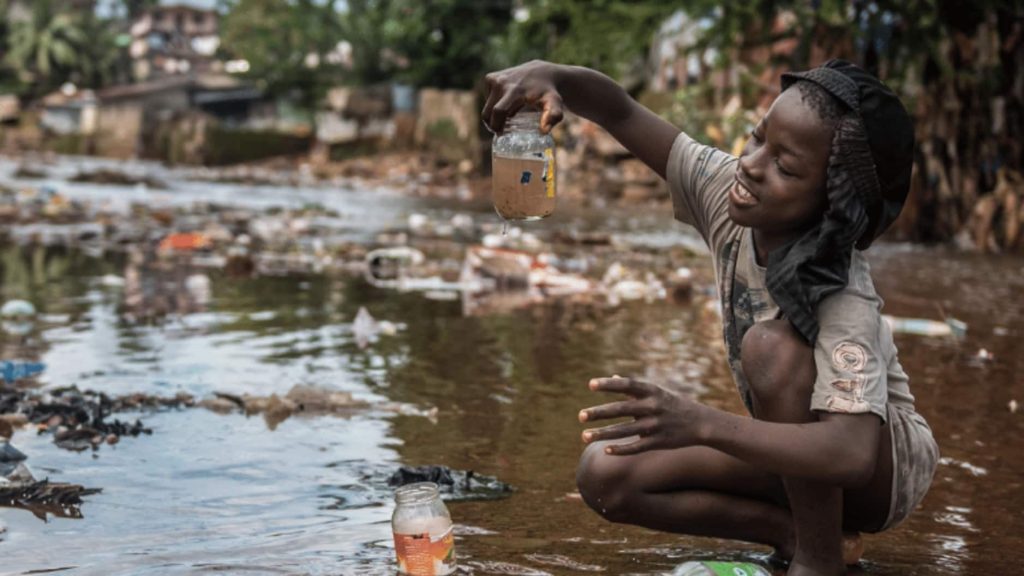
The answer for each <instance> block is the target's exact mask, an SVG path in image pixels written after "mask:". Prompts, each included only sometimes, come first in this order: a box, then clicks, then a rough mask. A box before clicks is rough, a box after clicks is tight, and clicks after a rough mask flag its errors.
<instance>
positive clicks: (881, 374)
mask: <svg viewBox="0 0 1024 576" xmlns="http://www.w3.org/2000/svg"><path fill="white" fill-rule="evenodd" d="M735 172H736V157H735V156H732V155H730V154H726V153H725V152H722V151H721V150H718V149H716V148H712V147H710V146H705V145H703V144H700V143H699V142H697V141H695V140H693V139H692V138H690V137H689V136H687V135H686V134H680V135H679V137H678V138H676V141H675V143H674V144H673V146H672V152H671V154H670V155H669V160H668V166H667V170H666V173H667V177H668V183H669V189H670V190H671V195H672V206H673V210H674V212H675V217H676V219H677V220H680V221H682V222H685V223H687V224H691V225H693V226H694V227H696V228H697V231H698V232H700V234H701V236H702V237H703V238H704V241H705V242H707V244H708V247H709V248H710V249H711V254H712V260H713V266H714V270H715V278H716V282H717V284H718V294H719V297H720V298H721V300H722V318H723V324H724V325H723V331H724V333H725V345H726V349H727V351H728V355H729V366H730V368H731V369H732V374H733V378H734V379H735V381H736V386H737V387H738V388H739V390H740V394H741V395H742V397H743V401H744V403H745V404H746V405H747V408H748V409H751V407H752V403H751V398H750V389H749V386H748V384H747V381H746V378H745V377H744V375H743V370H742V368H741V364H740V343H741V342H742V341H743V335H744V334H746V332H747V330H748V329H750V327H751V326H753V325H754V324H755V323H757V322H762V321H764V320H770V319H773V318H780V317H781V315H780V311H779V307H778V306H777V305H776V304H775V302H774V301H773V300H772V297H771V295H770V294H769V293H768V289H767V286H766V283H765V269H764V267H762V266H760V265H759V264H758V263H757V258H756V256H755V252H754V242H753V236H752V232H751V230H750V228H744V227H742V226H739V225H738V224H736V223H734V222H733V221H732V220H731V219H730V218H729V212H728V208H729V188H730V187H731V186H732V184H733V182H734V177H735V176H734V175H735ZM881 310H882V299H881V298H879V296H878V294H877V293H876V292H875V287H874V283H873V282H872V280H871V271H870V269H869V267H868V262H867V259H866V258H865V257H864V255H863V254H861V253H860V252H859V251H856V250H854V252H853V257H852V259H851V263H850V275H849V282H848V284H847V286H846V287H845V288H843V289H842V290H841V291H839V292H836V293H835V294H832V295H830V296H828V297H826V298H825V299H824V300H822V301H821V303H820V304H819V305H818V324H819V326H820V328H819V332H818V340H817V342H815V345H814V361H815V365H816V368H817V373H818V375H817V380H816V381H815V383H814V392H813V394H812V395H811V410H816V411H822V412H841V413H847V414H863V413H868V412H870V413H872V414H876V415H878V417H879V418H881V419H882V420H883V421H885V420H886V418H887V414H888V413H887V410H886V404H887V403H890V404H893V405H895V406H899V407H902V408H905V409H908V410H910V411H913V410H914V397H913V396H912V395H911V394H910V386H909V384H908V379H907V374H906V372H904V371H903V367H902V366H900V363H899V360H898V359H897V354H896V346H895V345H894V344H893V340H892V333H891V332H890V329H889V325H888V323H887V322H885V321H884V320H883V319H882V315H881Z"/></svg>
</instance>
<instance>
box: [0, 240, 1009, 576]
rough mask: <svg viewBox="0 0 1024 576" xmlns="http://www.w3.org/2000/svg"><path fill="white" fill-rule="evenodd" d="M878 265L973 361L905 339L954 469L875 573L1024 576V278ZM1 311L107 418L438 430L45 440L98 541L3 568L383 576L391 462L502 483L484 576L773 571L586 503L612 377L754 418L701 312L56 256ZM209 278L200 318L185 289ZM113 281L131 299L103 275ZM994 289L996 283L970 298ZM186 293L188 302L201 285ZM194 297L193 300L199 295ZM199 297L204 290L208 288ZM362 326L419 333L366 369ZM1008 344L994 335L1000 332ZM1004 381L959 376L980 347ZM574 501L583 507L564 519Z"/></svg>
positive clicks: (871, 542)
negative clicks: (289, 402)
mask: <svg viewBox="0 0 1024 576" xmlns="http://www.w3.org/2000/svg"><path fill="white" fill-rule="evenodd" d="M926 254H927V256H928V261H929V262H930V263H931V264H930V265H929V266H928V267H923V266H921V265H919V264H918V263H919V262H920V261H921V258H922V254H919V253H917V252H914V251H907V250H903V249H901V248H899V247H888V249H887V250H886V249H883V250H882V251H881V252H878V253H877V255H876V256H875V257H874V264H875V268H876V270H875V275H876V277H877V278H879V282H878V284H879V289H880V290H881V291H882V294H883V296H884V297H885V298H886V299H887V301H888V306H887V312H890V313H893V314H896V315H902V316H924V317H929V316H933V315H934V314H935V311H934V302H939V303H940V304H941V305H942V307H943V308H944V310H945V311H946V312H947V313H949V314H951V315H953V316H956V317H957V318H961V319H964V320H965V321H967V322H968V325H969V330H968V334H967V337H966V339H965V340H963V341H961V342H954V341H951V340H945V339H935V338H923V337H912V336H900V337H899V340H898V345H899V346H900V352H901V360H902V361H903V363H904V365H905V366H906V367H907V369H908V371H909V372H910V374H911V376H912V386H913V391H914V393H915V395H916V396H917V398H918V404H919V407H920V409H921V411H922V413H924V415H925V416H926V417H927V418H928V420H929V422H931V423H932V425H933V428H934V429H935V433H936V436H937V438H938V439H939V442H940V446H941V447H942V450H943V455H944V456H945V458H946V459H945V460H944V465H942V466H940V468H939V472H938V474H937V477H936V481H935V485H934V488H933V490H932V492H931V493H930V494H929V496H928V498H927V499H926V501H925V503H924V507H923V509H922V510H921V511H919V512H918V513H917V514H915V515H913V516H912V517H911V518H910V519H909V520H908V521H907V522H906V523H905V524H904V525H903V526H900V527H898V528H897V529H896V530H894V531H893V532H891V533H888V534H885V535H882V536H878V537H871V538H869V539H868V549H867V562H866V563H865V564H864V566H863V570H864V571H865V572H867V573H871V574H955V573H986V572H991V571H998V570H1000V569H1005V568H1011V567H1012V562H1013V559H1012V554H1007V553H1005V551H1007V550H1016V549H1017V548H1018V547H1019V545H1020V542H1019V538H1020V536H1019V535H1020V534H1021V533H1024V529H1022V526H1021V520H1020V519H1019V515H1016V514H1013V513H1012V511H1013V510H1016V509H1017V508H1019V506H1020V504H1021V502H1022V496H1021V481H1020V478H1022V477H1024V463H1022V462H1021V459H1020V457H1019V454H1020V453H1021V448H1022V447H1024V446H1022V445H1021V443H1022V442H1024V441H1022V440H1021V439H1022V438H1024V435H1022V432H1024V424H1022V420H1021V419H1020V417H1019V415H1016V416H1015V415H1013V414H1010V413H1009V411H1008V410H1007V409H1006V405H1007V402H1008V401H1009V400H1010V399H1011V398H1012V397H1017V399H1018V400H1020V399H1021V397H1020V390H1019V387H1016V388H1015V386H1016V383H1017V382H1016V380H1015V378H1016V376H1015V375H1017V374H1020V373H1021V370H1024V359H1022V357H1021V355H1020V354H1019V345H1018V344H1017V341H1018V339H1017V336H1018V335H1020V334H1021V333H1024V304H1021V303H1020V302H1018V301H1017V300H1016V299H1013V298H1011V297H1010V295H1012V294H1017V293H1020V292H1021V291H1022V289H1024V272H1022V271H1021V269H1020V266H1019V262H1015V261H1012V260H1010V261H1007V260H1000V259H991V260H989V259H977V258H975V259H965V258H961V257H959V256H956V255H948V254H941V253H940V254H934V253H926ZM0 263H2V268H0V296H2V298H3V299H4V300H7V299H10V298H26V299H28V300H30V301H32V302H33V304H35V305H36V307H37V308H38V310H39V316H38V318H37V322H36V325H35V326H34V327H33V329H32V331H30V332H29V333H28V334H26V335H24V336H12V335H10V334H7V333H3V334H0V349H2V352H3V358H4V359H8V358H19V359H27V360H33V361H42V362H45V363H46V364H47V370H46V372H45V373H44V374H42V375H41V376H40V377H38V379H37V380H38V383H39V385H41V386H44V387H49V386H62V385H67V384H73V383H74V384H78V385H79V386H81V387H83V388H92V389H96V390H101V391H105V392H109V393H114V394H123V393H128V392H137V391H141V392H148V393H153V394H160V395H165V396H170V395H173V394H175V393H177V392H182V391H183V392H189V393H192V394H195V395H196V396H199V397H207V396H210V395H212V394H213V393H214V392H226V393H228V394H235V395H239V396H241V395H244V394H252V395H259V396H264V397H265V396H269V395H271V394H278V395H282V396H283V395H285V394H286V393H287V392H288V391H289V390H290V389H291V388H292V387H293V386H295V385H296V384H305V385H309V386H318V387H322V388H326V389H330V390H337V391H341V392H347V393H350V394H352V396H353V398H356V399H358V400H360V401H364V402H366V403H368V404H371V405H377V406H379V405H382V404H386V403H400V404H403V405H406V404H407V405H411V406H415V407H431V406H436V407H437V408H438V412H437V417H436V419H435V420H433V421H432V420H430V419H428V418H424V417H422V416H420V415H416V414H412V415H403V414H400V413H399V414H396V413H395V412H389V411H385V410H370V411H367V412H354V413H352V414H349V415H347V417H344V418H339V417H334V416H325V417H303V418H289V419H288V420H284V421H281V422H279V423H278V424H277V425H276V429H274V430H273V431H271V430H270V429H268V426H267V424H266V423H265V422H264V421H263V419H262V418H257V417H251V418H247V417H245V416H244V415H242V414H239V413H237V412H236V413H234V414H231V415H226V416H224V415H218V414H214V413H211V412H208V411H205V410H198V409H197V410H189V411H173V412H160V413H148V412H143V413H139V414H132V415H130V417H131V418H135V417H138V418H142V419H143V421H144V422H145V423H146V424H147V426H151V427H153V428H154V434H153V436H151V437H145V438H140V439H125V440H124V441H123V442H121V443H120V444H118V445H117V446H116V447H110V448H109V449H108V448H104V450H102V451H101V452H98V453H97V457H96V458H92V457H90V456H89V455H88V454H74V453H69V452H64V451H61V450H59V449H57V448H56V447H54V446H53V445H52V443H51V442H50V439H49V438H48V437H37V436H34V435H30V434H24V433H19V434H18V435H17V436H16V437H15V442H16V443H17V444H18V446H19V448H21V449H22V450H23V451H25V452H26V453H27V454H29V455H30V459H29V460H28V463H29V464H30V465H31V466H32V467H33V469H34V470H36V471H42V472H44V473H46V474H49V475H50V476H51V477H52V478H54V479H57V478H59V479H60V480H62V481H68V482H76V483H81V484H84V485H88V486H97V487H102V488H104V492H103V493H102V494H100V495H95V496H90V497H89V498H88V499H87V502H86V505H85V508H84V511H85V516H86V519H85V520H80V521H75V520H70V519H56V518H54V519H51V520H50V522H49V523H47V524H43V523H41V522H38V521H36V520H35V519H34V518H33V517H32V516H31V515H30V514H28V513H25V512H23V511H12V510H3V511H0V518H3V520H4V522H5V523H6V524H7V525H8V526H9V533H8V534H7V535H6V536H5V538H6V539H5V540H4V541H3V542H2V543H0V551H2V554H3V557H4V559H5V560H4V562H5V569H7V568H6V567H7V566H12V567H14V568H12V569H13V570H18V571H25V570H38V569H56V568H60V567H66V566H72V565H73V566H76V567H77V568H76V570H75V573H84V574H90V573H95V574H101V573H102V574H109V573H118V572H124V573H133V574H145V573H153V574H166V573H172V574H173V573H189V572H192V571H195V570H211V571H212V570H226V571H228V572H232V571H234V572H241V571H249V570H255V571H262V572H273V571H281V572H285V573H295V572H302V573H325V574H326V573H339V572H340V573H342V574H347V573H361V574H362V573H388V571H389V567H390V560H391V554H392V551H391V548H390V546H391V544H390V528H389V524H388V519H389V516H390V506H391V504H390V492H389V490H388V489H387V487H386V484H385V482H384V480H385V479H386V477H387V475H388V474H389V472H390V471H391V470H392V469H393V468H394V467H395V466H397V465H398V464H399V463H401V464H407V465H421V464H444V465H448V466H452V467H455V468H460V469H472V470H476V471H478V472H480V473H483V474H489V475H495V476H497V477H498V478H500V479H502V480H504V481H507V482H509V483H511V484H513V485H515V486H516V487H517V488H518V491H517V492H516V493H515V494H514V495H513V496H512V497H510V498H508V499H505V500H500V501H492V502H464V503H453V504H451V505H450V508H451V511H452V514H453V517H454V518H455V519H456V522H457V523H458V524H459V531H458V541H457V547H458V551H459V554H460V557H461V558H463V559H464V562H463V564H464V565H465V566H466V567H467V571H468V572H470V573H479V574H490V573H499V574H544V573H550V574H567V573H579V572H585V571H591V570H592V571H599V570H603V571H604V572H605V573H609V574H624V573H642V574H655V573H658V572H660V571H663V570H667V569H670V568H671V566H673V565H674V564H676V563H678V562H680V561H682V560H685V559H690V558H695V557H697V558H707V557H711V556H713V555H716V556H717V555H721V554H722V553H721V551H722V550H728V553H727V554H726V556H728V557H735V558H751V557H754V558H756V557H757V556H756V555H757V554H759V553H761V552H763V550H761V549H759V548H756V547H745V546H734V545H733V544H725V545H723V544H721V543H718V542H711V541H706V540H700V539H691V538H678V537H674V536H670V535H664V534H657V533H653V532H649V531H645V530H639V529H635V528H629V527H621V526H615V525H611V524H608V523H606V522H604V521H603V520H600V519H599V518H598V517H597V516H595V515H594V514H592V513H591V512H590V511H589V510H588V509H586V507H585V506H584V505H583V504H582V503H581V502H580V501H579V500H578V499H576V498H573V497H571V494H572V493H573V492H574V490H575V486H574V481H573V474H574V470H573V466H574V464H575V461H576V458H577V457H578V454H579V451H580V443H579V436H578V434H579V430H580V427H579V425H578V424H577V423H576V419H575V416H576V413H577V411H578V409H579V408H580V407H582V406H585V405H590V404H593V403H594V402H595V400H596V398H594V397H593V395H592V394H591V393H590V392H588V391H587V390H586V386H585V383H586V382H587V380H588V379H589V378H591V377H593V376H596V375H607V374H613V373H621V374H631V375H638V376H642V377H645V378H648V379H650V380H654V381H659V382H666V383H671V384H673V385H677V386H682V387H687V388H689V389H690V390H692V391H693V392H694V394H698V395H701V396H702V398H704V399H705V400H706V401H708V402H711V403H713V404H715V405H717V406H720V407H723V408H726V409H730V410H736V411H739V410H741V409H742V408H741V406H740V405H739V401H738V399H737V398H736V394H735V392H734V391H733V389H732V383H731V381H730V379H729V375H728V373H727V371H726V368H725V366H724V364H725V363H724V357H723V352H722V350H721V344H720V342H719V339H720V338H719V332H718V326H717V324H716V322H717V320H716V319H715V317H714V316H713V315H712V314H713V312H711V311H710V310H709V308H708V307H707V306H706V305H705V304H706V302H707V301H708V299H707V297H703V296H697V297H695V298H694V300H693V301H692V302H691V303H686V304H682V305H675V304H672V303H669V302H658V303H654V304H650V305H647V304H637V305H626V306H622V307H619V308H615V309H604V308H597V307H592V306H587V305H572V304H567V303H562V304H553V305H547V306H528V307H521V306H518V305H515V306H508V307H502V306H497V307H495V308H493V309H490V310H487V313H482V311H483V310H484V309H485V307H483V306H478V307H477V308H476V310H477V311H480V312H481V313H477V312H472V311H471V313H467V308H466V306H465V303H464V302H462V301H441V300H430V299H426V298H424V297H423V296H422V295H419V294H411V293H408V294H403V293H395V292H390V291H383V290H379V289H377V288H374V287H373V286H371V285H369V284H368V283H367V282H366V281H365V280H364V279H362V278H348V277H343V276H330V275H307V276H293V277H230V276H227V275H225V274H221V273H219V272H216V271H209V270H207V271H201V270H196V269H188V268H186V267H180V266H169V267H162V265H161V264H160V263H159V262H157V261H151V260H148V259H147V258H145V257H139V256H138V255H132V254H126V255H110V256H107V257H103V258H97V257H94V256H89V255H86V254H84V253H82V252H78V251H73V250H65V249H61V248H47V249H44V248H39V247H10V246H8V247H4V248H3V249H2V250H0ZM200 273H201V274H204V275H205V276H206V277H207V278H208V279H209V282H208V284H205V288H206V289H208V292H207V291H205V290H200V291H199V294H198V296H196V294H193V293H191V292H190V291H189V288H188V279H189V278H190V277H194V276H195V275H196V274H200ZM107 276H112V277H118V278H123V279H124V284H123V286H119V285H117V283H116V282H114V281H111V280H108V281H106V282H104V280H103V279H104V277H107ZM993 277H999V278H1000V279H1001V282H1000V283H999V284H998V285H994V286H990V285H989V284H986V283H980V284H979V283H978V282H977V279H978V278H993ZM195 282H196V281H193V283H195ZM195 287H196V286H195V285H194V286H193V288H195ZM200 288H203V287H202V286H200ZM362 307H365V308H366V309H367V310H368V311H369V313H371V314H372V315H373V316H374V317H375V318H378V319H383V320H388V321H392V322H401V323H403V324H405V325H406V328H405V330H402V331H399V332H397V333H396V334H394V335H392V336H388V337H381V338H379V339H378V340H377V341H375V342H372V343H369V344H368V345H367V346H366V347H365V348H360V347H359V346H358V344H357V342H356V341H355V338H354V336H353V330H352V322H353V319H354V318H355V317H356V314H357V312H358V310H359V309H360V308H362ZM997 328H998V330H997ZM982 347H984V348H986V349H987V350H990V351H991V352H992V353H993V355H994V356H995V360H994V361H992V362H988V363H985V364H983V365H978V364H974V363H971V362H970V358H971V357H973V356H974V355H975V353H976V352H977V350H978V349H979V348H982ZM567 495H570V496H569V497H567Z"/></svg>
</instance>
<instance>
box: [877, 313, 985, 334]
mask: <svg viewBox="0 0 1024 576" xmlns="http://www.w3.org/2000/svg"><path fill="white" fill-rule="evenodd" d="M882 318H884V319H885V321H886V322H888V323H889V328H890V329H891V330H892V331H893V332H894V333H898V334H916V335H918V336H953V337H955V338H962V337H963V336H964V335H965V334H966V333H967V324H966V323H965V322H962V321H960V320H957V319H956V318H947V319H946V320H945V321H941V322H940V321H938V320H926V319H923V318H898V317H896V316H889V315H887V314H883V315H882Z"/></svg>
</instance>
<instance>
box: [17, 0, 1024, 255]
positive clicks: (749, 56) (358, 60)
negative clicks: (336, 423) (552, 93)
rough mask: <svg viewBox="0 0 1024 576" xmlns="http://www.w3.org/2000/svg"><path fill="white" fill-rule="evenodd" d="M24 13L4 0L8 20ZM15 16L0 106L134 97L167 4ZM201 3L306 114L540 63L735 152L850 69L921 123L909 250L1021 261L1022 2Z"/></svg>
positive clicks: (229, 50) (93, 6)
mask: <svg viewBox="0 0 1024 576" xmlns="http://www.w3.org/2000/svg"><path fill="white" fill-rule="evenodd" d="M16 1H17V0H0V12H2V13H4V14H6V13H7V11H8V9H9V8H10V5H11V4H12V3H15V2H16ZM20 4H22V5H27V6H28V9H29V10H30V12H31V17H28V18H22V19H19V20H18V21H17V22H14V21H11V20H10V19H5V20H3V21H0V93H8V94H12V93H13V94H16V95H18V96H19V98H21V99H22V100H23V101H27V100H31V99H33V98H38V97H40V96H42V95H44V94H47V93H49V92H51V91H53V90H55V89H56V88H58V87H60V86H61V85H63V84H64V83H66V82H71V83H74V84H76V85H77V86H79V87H84V88H97V87H102V86H105V85H110V84H114V83H124V82H129V81H130V80H131V70H130V64H131V63H130V58H129V56H128V48H129V44H130V42H131V36H130V34H129V28H130V25H131V22H132V19H133V18H134V17H135V16H137V15H139V14H141V13H144V11H146V10H147V9H149V8H152V7H153V6H156V5H158V4H160V2H158V1H157V0H100V1H99V2H97V1H96V0H91V1H90V0H33V1H32V2H20ZM164 4H167V3H166V2H165V3H164ZM203 4H204V5H206V6H207V7H213V8H216V9H217V10H218V12H219V13H220V15H221V22H220V32H219V35H220V44H219V48H218V52H219V56H221V57H222V58H224V59H230V58H235V59H244V61H246V62H247V65H246V70H245V71H244V73H241V74H239V75H240V76H244V77H246V78H247V79H249V80H250V81H252V82H254V83H255V84H256V85H258V86H259V88H260V89H261V90H263V91H265V92H266V93H268V94H271V95H287V96H288V97H289V98H290V99H291V100H292V101H294V102H296V103H298V104H299V105H300V106H302V107H304V108H306V109H308V110H313V109H315V108H316V106H317V105H318V103H319V102H321V101H322V100H323V98H324V95H325V94H326V92H327V90H328V89H329V88H331V87H335V86H344V85H347V86H370V85H376V84H381V83H393V82H398V83H402V84H406V85H409V86H412V87H416V88H422V87H434V88H442V89H463V90H476V91H477V92H478V93H481V92H482V86H481V79H482V77H483V75H484V74H485V73H486V72H488V71H490V70H495V69H500V68H503V67H507V66H512V65H514V64H517V63H520V62H523V61H526V60H529V59H532V58H544V59H549V60H553V61H557V62H562V63H570V64H577V65H583V66H590V67H594V68H597V69H600V70H602V71H604V72H605V73H607V74H609V75H611V76H612V77H614V78H616V79H617V80H619V81H620V82H622V83H623V85H624V86H626V88H627V89H628V90H630V92H631V93H632V94H634V95H635V96H636V97H638V98H639V99H640V100H641V101H642V102H644V103H645V104H648V105H649V106H651V107H652V108H654V109H655V110H656V111H657V112H659V113H662V114H664V115H665V116H667V117H668V118H669V119H670V120H672V121H673V122H675V123H677V124H678V125H680V127H681V128H683V129H684V130H687V131H688V132H691V133H692V134H694V135H696V136H697V137H699V138H703V139H704V140H706V141H710V142H713V143H715V144H717V145H719V146H722V147H723V148H727V149H728V148H733V147H735V146H736V145H737V143H738V142H739V141H740V140H741V139H742V138H743V137H744V135H745V133H746V131H747V130H748V129H749V126H750V122H751V120H752V117H753V116H754V115H757V114H760V113H763V111H764V110H765V109H766V106H767V105H768V104H769V103H770V102H771V99H772V98H773V97H774V95H775V94H776V93H777V83H778V75H779V74H780V73H781V72H783V71H785V70H788V69H801V68H807V67H810V66H813V65H816V64H820V63H821V62H823V61H825V60H826V59H828V58H830V57H844V58H847V59H849V60H852V61H855V62H857V63H859V64H861V65H862V66H864V67H866V68H868V69H869V70H871V71H873V72H875V73H877V74H878V75H879V76H881V77H882V78H883V79H885V80H886V81H887V82H888V83H889V84H890V85H892V86H893V87H894V88H895V89H896V90H897V91H898V92H899V93H900V94H901V96H902V97H903V99H904V101H905V102H906V104H907V106H908V108H909V109H910V110H911V112H912V113H913V114H914V115H915V116H916V118H917V120H918V140H919V157H918V164H917V170H918V178H916V179H915V186H916V187H917V188H918V190H917V192H916V194H915V196H914V198H915V199H916V201H915V202H912V204H911V205H910V206H908V210H907V211H908V213H909V216H908V219H909V220H910V221H911V224H910V225H909V226H911V227H912V228H913V230H912V233H911V234H909V236H911V237H914V238H917V239H921V240H937V239H948V238H950V237H952V236H953V235H954V234H956V233H957V232H960V231H963V230H965V229H967V230H969V233H970V234H972V235H974V236H975V237H976V238H975V239H976V240H977V243H979V244H982V245H985V244H990V245H994V246H996V247H998V246H1013V245H1015V244H1018V242H1017V237H1018V236H1019V234H1018V231H1019V228H1020V223H1021V221H1022V220H1024V208H1022V206H1021V204H1022V202H1021V199H1022V198H1024V188H1022V187H1024V181H1022V178H1021V176H1020V173H1021V162H1022V158H1024V153H1022V148H1021V136H1022V134H1021V128H1022V126H1024V118H1022V116H1024V114H1022V113H1024V106H1022V103H1024V75H1022V74H1021V69H1022V66H1024V0H973V1H967V0H898V1H897V0H751V1H735V0H726V1H711V0H685V1H679V2H668V1H664V0H206V2H203ZM101 7H102V9H101ZM673 34H675V35H676V36H677V37H680V36H683V37H687V38H689V41H688V42H687V46H685V53H684V52H680V53H677V54H674V55H672V56H674V57H675V59H676V60H677V61H678V62H681V63H682V64H681V66H677V67H676V70H674V71H673V72H672V73H671V74H668V76H667V77H666V74H665V72H666V70H664V69H659V67H658V66H659V63H658V61H657V57H656V55H655V52H656V50H657V49H658V46H659V43H661V42H663V41H664V40H665V39H666V38H667V37H669V36H671V35H673ZM661 58H662V60H663V61H664V59H665V58H664V54H662V56H661ZM666 78H667V79H666ZM986 198H987V199H986ZM972 219H974V220H977V222H972Z"/></svg>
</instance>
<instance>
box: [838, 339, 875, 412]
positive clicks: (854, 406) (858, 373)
mask: <svg viewBox="0 0 1024 576" xmlns="http://www.w3.org/2000/svg"><path fill="white" fill-rule="evenodd" d="M867 364H868V353H867V350H865V349H864V347H863V346H861V345H860V344H857V343H855V342H840V343H839V344H836V347H835V348H833V349H832V366H833V367H834V368H835V369H836V370H837V371H838V372H839V373H840V374H842V375H844V376H846V377H845V378H836V379H835V380H833V381H832V387H833V388H835V389H836V390H837V391H839V392H842V394H832V395H830V396H829V397H828V409H829V410H830V411H832V412H843V413H848V414H862V413H864V412H870V411H871V405H870V404H868V403H867V402H866V401H865V400H864V368H865V367H866V366H867Z"/></svg>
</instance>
